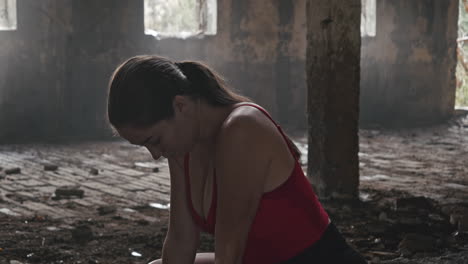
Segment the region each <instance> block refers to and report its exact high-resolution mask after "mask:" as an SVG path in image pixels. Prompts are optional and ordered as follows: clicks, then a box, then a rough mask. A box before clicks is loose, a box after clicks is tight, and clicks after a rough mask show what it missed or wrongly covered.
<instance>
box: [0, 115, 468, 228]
mask: <svg viewBox="0 0 468 264" xmlns="http://www.w3.org/2000/svg"><path fill="white" fill-rule="evenodd" d="M294 140H295V142H296V143H297V144H298V146H299V148H300V149H301V151H302V152H303V156H302V162H303V163H305V161H306V157H307V144H306V137H296V138H295V139H294ZM359 156H360V174H361V188H362V190H364V192H365V190H366V189H377V190H382V191H392V190H399V191H405V192H408V193H411V194H413V195H423V196H427V197H431V198H434V199H437V200H439V201H441V202H445V203H450V202H459V201H466V198H468V175H467V174H468V118H467V117H466V116H465V117H460V118H458V119H456V120H452V121H451V122H448V123H447V124H443V125H439V126H434V127H430V128H422V129H406V130H361V131H360V152H359ZM137 162H140V163H144V164H146V165H145V166H148V165H152V166H155V167H158V168H159V172H153V171H152V169H151V168H147V167H145V166H136V164H135V163H137ZM47 163H50V164H55V165H57V166H58V170H56V171H45V170H44V164H47ZM0 167H2V168H3V171H5V170H6V169H9V168H15V167H19V168H21V173H20V174H12V175H6V177H5V178H3V179H1V177H0V214H11V215H34V214H40V215H48V216H50V217H53V218H73V217H92V216H93V215H96V214H97V208H98V207H99V206H103V205H114V206H116V207H117V211H118V212H120V213H122V214H129V215H133V217H136V218H141V219H146V220H154V221H157V219H154V218H151V217H148V216H146V215H144V214H141V213H139V212H132V211H131V210H128V208H135V207H141V206H145V205H148V204H149V203H153V202H156V203H161V204H167V203H168V202H169V191H170V179H169V169H168V166H167V162H166V161H165V160H162V161H153V160H152V159H151V156H150V155H149V153H148V152H147V151H146V150H145V149H144V148H141V147H137V146H133V145H130V144H128V143H126V142H123V141H114V142H109V141H107V142H82V143H73V144H66V145H65V144H64V145H44V144H34V145H3V146H0ZM150 167H151V166H150ZM92 169H97V170H98V172H99V173H98V175H93V174H92V173H91V170H92ZM304 169H305V171H306V167H304ZM1 173H2V172H1V171H0V174H1ZM62 186H79V187H80V188H81V189H83V190H84V191H85V194H84V197H83V198H77V197H75V198H71V199H66V200H54V199H52V198H53V195H54V192H55V189H56V188H58V187H62ZM364 192H363V194H364ZM126 208H127V209H126Z"/></svg>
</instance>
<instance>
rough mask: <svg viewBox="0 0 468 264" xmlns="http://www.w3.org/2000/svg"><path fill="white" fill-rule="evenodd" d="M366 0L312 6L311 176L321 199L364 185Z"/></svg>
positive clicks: (321, 1) (318, 0) (324, 0)
mask: <svg viewBox="0 0 468 264" xmlns="http://www.w3.org/2000/svg"><path fill="white" fill-rule="evenodd" d="M360 21H361V0H347V1H341V0H309V1H308V3H307V87H308V136H309V137H308V138H309V153H308V175H309V177H310V179H311V182H312V186H313V187H314V188H315V191H316V192H317V194H318V196H319V197H320V198H355V197H357V194H358V186H359V160H358V151H359V142H358V119H359V78H360V48H361V35H360Z"/></svg>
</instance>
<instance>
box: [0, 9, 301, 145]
mask: <svg viewBox="0 0 468 264" xmlns="http://www.w3.org/2000/svg"><path fill="white" fill-rule="evenodd" d="M17 1H18V9H17V16H18V30H17V31H11V32H9V31H0V48H1V49H0V59H1V60H2V61H4V62H6V63H2V64H0V77H3V78H0V110H1V111H0V124H1V129H0V142H13V141H25V140H54V139H57V138H58V137H62V138H63V137H65V138H70V137H74V138H103V137H108V136H109V135H110V131H109V129H108V127H107V124H106V123H105V114H106V100H105V99H106V89H107V83H108V80H109V77H110V75H111V73H112V71H113V70H114V68H115V67H116V66H117V64H118V63H120V62H122V61H123V60H125V59H126V58H128V57H130V56H133V55H140V54H159V55H163V56H168V57H171V58H174V59H178V60H181V59H197V60H203V61H205V62H207V63H208V64H210V65H212V66H213V67H214V68H215V69H216V70H218V71H219V72H220V73H221V74H223V75H224V76H225V77H226V79H227V80H228V83H229V84H231V86H232V87H234V88H236V89H238V90H239V91H241V92H242V93H244V94H246V95H248V96H250V97H252V98H253V99H254V100H255V101H256V102H258V103H260V104H262V105H264V106H265V107H266V108H268V109H269V110H270V111H271V112H272V114H273V115H274V117H275V118H277V119H278V120H279V122H280V123H281V124H282V125H284V126H286V127H287V128H292V129H294V128H305V127H306V102H305V94H306V88H305V44H306V40H305V38H306V34H305V31H306V29H305V2H306V1H305V0H298V1H281V0H275V1H270V0H262V1H247V0H239V1H235V0H220V1H219V2H218V34H217V35H215V36H205V37H203V38H200V39H198V38H190V39H185V40H181V39H162V40H157V39H155V38H154V37H153V36H147V35H145V34H144V20H143V0H138V1H137V0H135V1H133V0H132V1H127V0H100V1H93V0H41V1H37V0H17Z"/></svg>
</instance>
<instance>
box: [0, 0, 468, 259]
mask: <svg viewBox="0 0 468 264" xmlns="http://www.w3.org/2000/svg"><path fill="white" fill-rule="evenodd" d="M467 11H468V1H466V0H444V1H442V0H412V1H407V0H346V1H341V0H294V1H293V0H255V1H248V0H171V1H164V0H99V1H93V0H0V264H7V263H8V264H13V263H15V264H26V263H48V264H50V263H148V262H150V261H151V260H154V259H158V258H161V250H162V246H163V243H164V239H165V234H166V232H167V230H168V229H167V225H168V221H169V212H170V182H171V181H170V173H169V167H168V162H167V160H166V159H164V158H161V159H158V160H153V159H152V157H151V155H150V154H149V153H148V151H147V150H146V149H145V148H143V147H140V146H136V145H132V144H130V143H129V142H127V141H125V140H123V139H121V138H120V137H118V136H116V135H115V133H114V131H113V130H112V128H111V126H110V125H109V122H108V120H107V96H108V84H109V80H110V78H111V75H112V73H113V71H114V70H115V68H116V67H117V65H119V64H120V63H122V62H123V61H125V60H126V59H128V58H130V57H132V56H136V55H142V54H151V55H160V56H164V57H168V58H171V59H173V60H175V61H182V60H195V61H202V62H204V63H206V64H207V65H209V66H210V67H212V68H213V69H215V70H216V71H217V72H218V73H220V74H221V75H222V76H223V77H224V78H225V80H226V83H227V84H228V85H229V87H231V88H232V89H233V90H235V91H236V92H239V93H241V94H243V95H245V96H247V97H249V98H251V99H252V100H253V101H254V102H255V103H256V104H258V105H260V106H262V107H263V108H265V109H266V110H267V111H268V112H269V113H270V114H271V115H272V117H273V118H274V120H276V122H277V123H278V124H280V125H281V127H283V129H284V130H285V131H286V132H287V133H288V135H290V136H291V138H292V139H293V141H294V143H295V144H296V145H297V146H298V148H299V149H300V151H301V153H302V156H301V159H300V164H301V166H302V168H303V170H304V173H305V174H306V176H307V178H308V180H309V181H310V183H311V186H312V188H313V189H314V191H315V193H316V194H317V196H318V198H319V199H320V202H321V204H322V205H323V207H324V208H325V210H326V211H327V212H328V214H329V216H330V219H331V220H332V222H334V224H335V225H336V226H337V227H338V229H339V230H340V231H341V233H342V234H343V236H344V237H345V238H346V241H347V242H348V243H349V244H350V245H351V246H352V247H353V248H354V249H356V250H357V251H358V252H359V253H360V254H362V256H363V257H365V259H366V260H367V261H368V263H468V200H467V199H468V82H466V81H468V66H467V65H468V48H467V49H466V51H465V50H464V49H465V47H464V44H465V42H468V15H467ZM465 29H466V30H465ZM467 46H468V45H467ZM465 54H466V55H465ZM279 228H281V227H279ZM198 252H215V248H214V237H213V236H212V235H210V234H206V233H202V236H201V244H200V246H199V249H198Z"/></svg>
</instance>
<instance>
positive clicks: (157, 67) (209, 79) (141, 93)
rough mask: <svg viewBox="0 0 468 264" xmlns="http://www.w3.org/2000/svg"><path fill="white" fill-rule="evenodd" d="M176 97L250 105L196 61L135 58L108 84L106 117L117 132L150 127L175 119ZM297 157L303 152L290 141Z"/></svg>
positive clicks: (221, 79) (125, 64) (206, 67)
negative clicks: (184, 96) (174, 105)
mask: <svg viewBox="0 0 468 264" xmlns="http://www.w3.org/2000/svg"><path fill="white" fill-rule="evenodd" d="M176 95H188V96H190V97H192V98H202V99H204V100H205V101H206V102H207V103H208V104H210V105H212V106H228V105H233V104H236V103H240V102H251V100H250V99H249V98H247V97H245V96H242V95H239V94H237V93H235V92H234V91H233V90H232V89H230V88H228V87H227V85H226V83H225V82H224V80H223V78H222V77H221V76H220V75H219V74H217V73H216V72H215V71H213V70H212V69H210V68H209V67H208V66H206V65H204V64H202V63H200V62H195V61H183V62H173V61H171V60H170V59H168V58H164V57H160V56H155V55H151V56H150V55H145V56H135V57H132V58H130V59H128V60H127V61H125V62H124V63H122V64H121V65H120V66H118V67H117V69H116V70H115V72H114V74H113V75H112V77H111V80H110V82H109V94H108V104H107V115H108V119H109V122H110V124H111V125H112V126H113V127H114V128H117V129H118V128H121V127H124V126H133V127H149V126H151V125H153V124H155V123H157V122H159V121H161V120H165V119H170V118H172V117H173V115H174V109H173V108H172V101H173V99H174V97H175V96H176ZM287 139H288V141H289V144H290V145H291V146H292V147H293V149H294V151H295V155H296V157H299V156H300V152H299V150H298V149H297V147H296V146H295V144H294V143H293V142H292V141H291V140H290V139H289V138H287Z"/></svg>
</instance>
